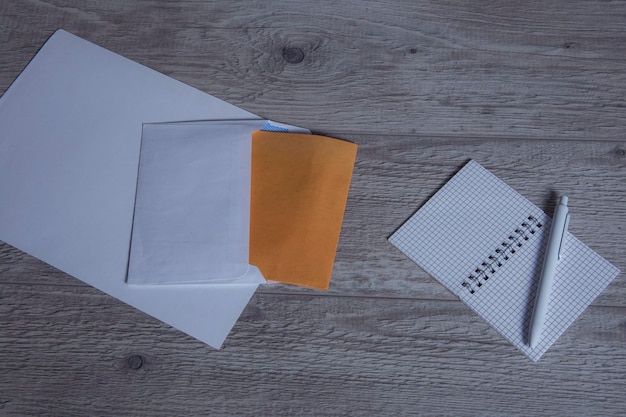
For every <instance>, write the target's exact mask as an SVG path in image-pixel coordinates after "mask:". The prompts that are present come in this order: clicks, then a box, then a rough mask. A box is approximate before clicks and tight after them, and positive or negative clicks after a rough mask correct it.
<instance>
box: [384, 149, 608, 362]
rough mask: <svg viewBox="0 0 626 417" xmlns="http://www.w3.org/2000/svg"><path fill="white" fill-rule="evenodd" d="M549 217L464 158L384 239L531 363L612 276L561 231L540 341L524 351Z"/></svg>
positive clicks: (604, 265)
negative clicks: (563, 241) (563, 240)
mask: <svg viewBox="0 0 626 417" xmlns="http://www.w3.org/2000/svg"><path fill="white" fill-rule="evenodd" d="M550 222H551V220H550V218H549V217H548V216H547V215H546V214H545V213H544V212H543V211H542V210H541V209H539V208H538V207H537V206H535V205H534V204H533V203H531V202H530V201H528V200H527V199H526V198H524V197H523V196H522V195H520V194H519V193H518V192H516V191H515V190H513V189H512V188H511V187H509V186H508V185H506V184H505V183H504V182H502V181H501V180H500V179H498V178H497V177H496V176H494V175H493V174H491V173H490V172H489V171H487V170H486V169H485V168H483V167H482V166H481V165H480V164H478V163H477V162H475V161H470V162H469V163H468V164H467V165H466V166H465V167H463V168H462V169H461V170H460V171H459V172H458V173H457V174H456V175H455V176H454V177H453V178H452V179H451V180H450V181H448V183H446V185H444V186H443V187H442V188H441V189H440V190H439V191H438V192H437V193H436V194H435V195H434V196H433V197H432V198H431V199H430V200H429V201H428V202H426V204H424V206H423V207H422V208H420V209H419V210H418V211H417V212H416V213H415V214H414V215H413V216H412V217H411V218H410V219H409V220H407V221H406V223H404V224H403V225H402V226H401V227H400V228H399V229H398V230H397V231H396V232H395V233H394V234H393V235H392V236H391V237H390V238H389V241H390V242H391V243H392V244H393V245H394V246H396V247H397V248H398V249H399V250H400V251H402V252H403V253H404V254H405V255H406V256H408V257H409V258H410V259H411V260H412V261H413V262H415V263H417V264H418V265H420V266H421V267H422V268H423V269H424V270H425V271H426V272H427V273H428V274H430V275H432V276H433V277H434V278H435V279H437V280H438V281H439V282H441V283H442V284H443V285H444V286H446V288H448V289H449V290H450V291H452V293H453V294H455V295H456V296H458V297H459V298H460V299H461V300H462V301H463V302H464V303H465V304H467V306H469V307H470V308H471V309H472V310H473V311H474V312H476V313H477V314H478V315H479V316H481V317H482V318H483V319H484V320H486V321H487V323H489V324H490V325H491V326H492V327H494V328H495V329H496V330H497V331H498V332H499V333H500V334H502V335H503V336H504V337H505V338H506V339H507V340H508V341H509V342H511V343H512V344H513V345H515V346H516V347H517V348H518V349H520V350H521V351H522V352H523V353H524V354H525V355H526V356H528V357H529V358H530V359H532V360H533V361H536V360H538V359H539V358H540V357H541V355H543V353H544V352H546V351H547V350H548V348H549V347H550V346H551V345H552V344H553V343H554V342H555V341H556V340H557V339H558V338H559V336H560V335H561V334H562V333H563V332H564V331H565V330H566V329H567V328H568V327H569V326H570V325H571V324H572V323H573V322H574V320H576V318H577V317H578V316H579V315H580V314H581V313H582V312H583V311H584V310H585V309H586V308H587V306H589V304H591V302H592V301H593V300H594V299H595V298H596V297H597V296H598V295H599V294H600V293H601V292H602V291H603V290H604V288H606V286H607V285H608V284H609V283H610V282H611V281H612V280H613V279H614V278H615V277H616V276H617V275H618V274H619V270H618V269H617V268H616V267H614V266H613V265H611V264H610V263H609V262H608V261H606V260H605V259H603V258H602V257H601V256H599V255H598V254H597V253H595V252H594V251H593V250H591V249H590V248H589V247H587V246H586V245H585V244H584V243H582V242H581V241H579V240H578V239H576V238H575V237H574V236H572V235H571V234H569V233H568V236H567V240H566V245H565V247H564V251H563V256H562V260H561V262H559V264H558V267H557V271H556V276H555V282H554V286H553V288H552V294H551V300H550V304H549V306H548V310H549V311H548V316H547V318H546V323H545V327H544V330H543V332H542V335H541V341H540V343H539V344H538V346H537V347H536V348H534V349H531V348H530V347H529V346H528V327H529V323H530V317H531V315H532V309H533V306H534V300H535V290H536V287H537V282H538V280H539V275H540V273H541V267H542V264H543V257H544V255H543V254H544V249H545V246H546V244H547V240H548V236H549V234H550ZM589 277H594V279H592V280H590V279H589Z"/></svg>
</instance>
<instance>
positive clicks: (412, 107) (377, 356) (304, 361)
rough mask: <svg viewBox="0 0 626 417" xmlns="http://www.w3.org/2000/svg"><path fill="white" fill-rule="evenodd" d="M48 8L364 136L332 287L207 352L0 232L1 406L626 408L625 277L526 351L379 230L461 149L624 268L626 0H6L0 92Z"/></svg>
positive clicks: (189, 410)
mask: <svg viewBox="0 0 626 417" xmlns="http://www.w3.org/2000/svg"><path fill="white" fill-rule="evenodd" d="M57 28H65V29H67V30H69V31H71V32H73V33H76V34H77V35H79V36H82V37H85V38H87V39H89V40H92V41H94V42H96V43H98V44H100V45H102V46H104V47H106V48H109V49H111V50H113V51H115V52H118V53H120V54H122V55H124V56H127V57H129V58H131V59H134V60H137V61H138V62H141V63H143V64H145V65H148V66H150V67H152V68H154V69H156V70H158V71H161V72H164V73H166V74H168V75H170V76H172V77H174V78H177V79H179V80H181V81H183V82H186V83H188V84H190V85H193V86H195V87H197V88H200V89H201V90H203V91H206V92H208V93H211V94H214V95H216V96H218V97H220V98H223V99H226V100H228V101H229V102H231V103H233V104H236V105H239V106H241V107H244V108H246V109H248V110H250V111H252V112H255V113H257V114H259V115H262V116H264V117H267V118H271V119H274V120H278V121H282V122H287V123H293V124H299V125H303V126H305V127H308V128H311V129H313V130H314V131H317V132H320V133H323V134H328V135H331V136H336V137H340V138H344V139H348V140H353V141H355V142H357V143H358V144H359V146H360V148H359V154H358V160H357V166H356V168H355V176H354V179H353V184H352V187H351V193H350V197H349V201H348V207H347V211H346V217H345V221H344V226H343V230H342V235H341V240H340V244H339V250H338V253H337V260H336V265H335V270H334V274H333V281H332V284H331V289H330V291H329V292H328V293H323V292H319V291H313V290H308V289H301V288H295V287H288V286H282V285H272V286H265V287H263V288H261V289H260V290H259V292H258V293H257V294H256V295H255V296H254V297H253V299H252V301H251V303H250V304H249V305H248V307H247V308H246V310H245V312H244V314H243V316H242V318H241V319H240V320H239V322H238V324H237V325H236V326H235V328H234V329H233V332H232V333H231V335H230V337H229V338H228V339H227V341H226V343H225V346H224V349H223V350H221V351H214V350H212V349H210V348H208V347H207V346H204V345H203V344H201V343H200V342H197V341H195V340H194V339H192V338H190V337H188V336H186V335H184V334H182V333H180V332H178V331H177V330H174V329H172V328H170V327H168V326H166V325H164V324H162V323H160V322H158V321H156V320H154V319H152V318H150V317H148V316H146V315H145V314H143V313H140V312H137V311H136V310H134V309H132V308H130V307H128V306H126V305H124V304H122V303H120V302H118V301H117V300H114V299H112V298H111V297H108V296H106V295H104V294H102V293H100V292H99V291H97V290H94V289H93V288H90V287H88V286H86V285H84V284H82V283H81V282H79V281H77V280H75V279H73V278H71V277H69V276H67V275H66V274H64V273H62V272H59V271H57V270H55V269H54V268H51V267H49V266H47V265H45V264H43V263H42V262H40V261H37V260H35V259H33V258H32V257H30V256H28V255H26V254H24V253H22V252H20V251H18V250H16V249H14V248H11V247H10V246H8V245H6V244H0V299H1V302H0V375H1V376H0V414H3V415H68V414H69V415H97V414H105V415H154V416H158V415H164V416H165V415H173V414H174V415H205V414H210V413H212V414H214V415H225V414H239V415H413V414H428V415H433V414H437V415H467V414H482V415H484V414H487V415H503V414H505V415H590V414H594V415H619V414H620V413H621V412H623V411H622V410H623V409H625V408H626V404H625V400H624V393H625V392H626V386H625V385H624V382H623V375H624V371H625V370H626V363H625V358H626V347H625V344H624V340H626V329H625V327H624V319H623V317H624V313H625V312H626V310H625V309H626V305H625V304H624V300H625V297H624V295H625V292H626V283H625V282H626V281H625V280H624V278H623V275H620V276H619V277H618V278H617V280H616V281H615V282H614V283H613V284H611V285H610V286H609V288H608V289H607V290H606V291H605V292H604V293H603V294H602V295H601V296H600V297H599V298H598V300H597V301H596V303H594V305H593V306H592V307H591V308H589V309H588V310H587V311H586V312H585V313H583V315H582V316H581V318H580V319H579V320H578V321H577V322H576V323H575V324H574V325H573V326H572V327H571V328H570V329H569V330H568V331H567V332H566V333H565V334H564V335H563V336H562V337H561V338H560V339H559V341H558V342H557V343H556V344H555V345H554V346H553V347H552V348H551V349H550V350H549V351H548V353H546V355H545V356H544V357H543V358H542V359H541V361H540V362H539V363H537V364H532V363H531V362H530V361H528V360H527V359H526V358H525V357H524V356H523V355H522V354H521V353H519V352H517V351H516V350H515V349H514V348H513V347H512V346H510V345H509V344H508V343H507V342H506V341H504V339H502V338H501V337H500V336H499V335H497V334H496V332H495V331H493V330H492V329H491V328H490V327H489V326H488V325H486V324H485V323H484V322H482V320H480V319H479V318H478V317H476V316H475V315H473V314H472V313H471V312H469V310H468V309H467V308H466V307H465V306H464V305H462V304H461V303H460V302H458V301H456V300H455V299H454V297H452V296H451V295H450V294H449V293H448V292H447V291H446V290H445V289H444V288H443V287H442V286H441V285H439V284H438V283H437V282H436V281H435V280H433V279H432V278H430V277H428V276H427V275H426V274H424V272H423V271H421V270H420V269H419V268H418V267H417V266H415V265H414V264H412V263H411V262H410V261H409V260H408V259H406V258H405V257H404V256H402V255H401V254H400V253H399V252H398V251H396V250H395V249H394V248H393V247H391V245H389V244H388V243H387V241H386V238H387V237H388V236H389V234H391V233H392V232H393V230H395V228H397V227H398V226H399V225H400V224H401V223H402V222H403V221H404V220H406V218H408V216H410V214H411V213H413V212H414V211H415V210H416V209H417V208H418V207H419V206H420V205H421V204H423V203H424V202H425V201H426V200H427V199H428V198H429V197H430V196H431V195H432V194H433V193H434V192H436V191H437V189H438V188H439V187H440V186H441V185H443V184H444V183H445V181H446V180H447V179H449V178H450V177H451V176H452V175H453V174H454V173H455V172H456V170H458V169H459V168H460V167H461V166H462V165H463V164H464V163H465V162H466V161H467V160H469V159H470V158H473V159H476V160H478V161H479V162H480V163H481V164H483V165H484V166H485V167H487V168H488V169H490V170H491V171H492V172H494V173H495V174H496V175H498V176H499V177H500V178H502V179H503V180H505V181H506V182H507V183H508V184H509V185H511V186H512V187H513V188H515V189H516V190H517V191H519V192H520V193H521V194H523V195H524V196H526V197H527V198H529V199H530V200H531V201H533V202H534V203H535V204H537V205H539V206H540V207H542V208H543V209H544V210H546V211H551V210H552V208H553V207H554V201H553V198H551V197H553V195H554V193H555V192H567V193H569V195H570V197H571V205H572V209H571V210H572V216H573V219H572V223H571V226H570V227H571V231H572V232H573V233H574V234H575V235H576V236H578V237H579V238H581V240H583V241H584V242H585V243H587V244H588V245H589V246H591V247H592V248H593V249H595V250H596V251H597V252H599V253H600V254H601V255H603V256H604V257H606V258H607V259H608V260H609V261H611V262H612V263H614V264H615V265H616V266H618V267H619V268H620V269H622V271H624V270H626V256H625V255H624V253H625V252H624V250H623V248H624V246H625V243H626V238H625V237H624V231H625V230H624V227H625V219H626V216H625V214H626V208H625V207H626V205H625V202H626V184H625V181H624V179H625V178H626V175H625V174H626V136H625V134H624V132H625V131H626V129H625V128H626V117H624V116H625V115H626V114H625V109H626V98H625V97H626V72H625V71H624V66H625V65H626V46H625V45H626V4H625V3H621V2H600V1H571V2H563V1H548V2H525V3H520V2H512V1H506V2H482V3H475V2H474V3H465V2H459V1H445V2H429V1H426V2H418V3H416V2H413V1H408V0H407V1H367V2H349V3H337V2H291V1H276V2H272V3H271V4H270V3H268V2H263V1H243V2H222V1H210V2H204V1H202V2H199V1H191V0H188V1H179V2H162V1H147V0H138V1H134V2H126V1H122V0H116V1H111V2H95V1H86V2H75V1H60V0H58V1H56V0H55V1H34V0H22V1H16V0H5V1H3V2H2V3H0V53H1V54H0V56H1V57H2V58H0V92H3V91H5V90H6V88H8V86H9V85H10V83H11V82H12V81H13V79H14V78H15V77H16V76H17V75H18V74H19V72H20V71H21V70H22V69H23V67H24V66H25V65H26V64H27V63H28V61H29V60H30V59H31V58H32V56H33V55H34V54H35V53H36V51H37V49H38V48H39V47H40V46H41V44H42V43H43V42H44V41H45V40H46V39H47V37H48V36H49V35H50V34H51V33H52V32H53V31H54V30H55V29H57Z"/></svg>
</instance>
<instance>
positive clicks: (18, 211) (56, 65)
mask: <svg viewBox="0 0 626 417" xmlns="http://www.w3.org/2000/svg"><path fill="white" fill-rule="evenodd" d="M211 119H213V120H244V119H245V120H250V119H258V117H257V116H255V115H253V114H251V113H248V112H246V111H245V110H242V109H240V108H237V107H235V106H233V105H230V104H228V103H226V102H224V101H222V100H219V99H217V98H215V97H212V96H210V95H208V94H205V93H203V92H201V91H199V90H196V89H194V88H192V87H189V86H187V85H185V84H183V83H181V82H178V81H176V80H173V79H171V78H169V77H167V76H165V75H163V74H160V73H158V72H155V71H153V70H151V69H149V68H146V67H144V66H142V65H140V64H137V63H135V62H133V61H130V60H128V59H126V58H124V57H121V56H119V55H117V54H115V53H113V52H110V51H108V50H105V49H103V48H101V47H99V46H96V45H94V44H92V43H90V42H88V41H85V40H83V39H81V38H78V37H76V36H74V35H72V34H70V33H68V32H65V31H63V30H59V31H57V32H56V33H55V34H54V35H53V36H52V37H50V39H49V40H48V41H47V42H46V44H45V45H44V46H43V47H42V48H41V50H40V51H39V53H37V55H36V56H35V57H34V58H33V59H32V61H31V62H30V63H29V64H28V66H27V67H26V69H25V70H24V71H23V72H22V73H21V74H20V76H19V77H18V78H17V79H16V80H15V82H14V83H13V84H12V85H11V87H10V88H9V89H8V90H7V92H6V93H5V94H4V95H3V96H2V97H1V98H0V239H1V240H3V241H5V242H6V243H8V244H10V245H13V246H15V247H16V248H18V249H21V250H23V251H25V252H27V253H29V254H31V255H33V256H35V257H37V258H39V259H41V260H42V261H44V262H47V263H48V264H50V265H52V266H54V267H56V268H58V269H60V270H62V271H64V272H66V273H68V274H70V275H72V276H74V277H76V278H78V279H80V280H82V281H84V282H86V283H88V284H90V285H92V286H94V287H96V288H98V289H100V290H102V291H104V292H106V293H107V294H110V295H112V296H114V297H116V298H118V299H120V300H122V301H124V302H126V303H128V304H130V305H132V306H134V307H136V308H138V309H140V310H142V311H144V312H146V313H148V314H150V315H152V316H154V317H156V318H158V319H159V320H162V321H164V322H165V323H168V324H170V325H172V326H174V327H176V328H178V329H180V330H182V331H184V332H185V333H188V334H189V335H191V336H193V337H195V338H197V339H199V340H201V341H203V342H205V343H207V344H209V345H211V346H213V347H216V348H219V347H220V346H221V344H222V342H223V341H224V339H225V337H226V336H227V334H228V332H229V331H230V329H231V328H232V326H233V325H234V324H235V322H236V320H237V318H238V317H239V315H240V314H241V312H242V311H243V309H244V307H245V306H246V304H247V303H248V301H249V299H250V298H251V296H252V295H253V293H254V291H255V290H256V288H257V284H256V283H242V284H228V285H222V284H214V285H196V284H186V285H127V283H126V282H125V277H126V272H127V268H128V260H129V249H130V238H131V227H132V221H133V208H134V201H135V191H136V185H137V170H138V159H139V151H140V139H141V134H142V125H143V124H144V123H151V122H174V121H192V120H211ZM262 125H263V122H260V124H259V127H260V126H262ZM252 130H254V129H252ZM247 273H248V274H251V276H252V275H255V274H256V275H257V278H258V279H257V280H261V279H262V278H261V277H260V273H259V272H258V270H255V268H251V269H250V270H249V271H247Z"/></svg>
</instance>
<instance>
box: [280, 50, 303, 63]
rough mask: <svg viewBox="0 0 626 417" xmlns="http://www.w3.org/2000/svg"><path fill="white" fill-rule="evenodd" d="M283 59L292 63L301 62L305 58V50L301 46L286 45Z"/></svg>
mask: <svg viewBox="0 0 626 417" xmlns="http://www.w3.org/2000/svg"><path fill="white" fill-rule="evenodd" d="M283 59H284V60H285V61H287V62H289V63H290V64H299V63H300V62H302V60H304V51H303V50H302V49H300V48H295V47H289V46H285V47H284V48H283Z"/></svg>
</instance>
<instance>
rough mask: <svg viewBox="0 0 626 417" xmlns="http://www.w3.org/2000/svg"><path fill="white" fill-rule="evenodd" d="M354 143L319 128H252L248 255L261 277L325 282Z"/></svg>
mask: <svg viewBox="0 0 626 417" xmlns="http://www.w3.org/2000/svg"><path fill="white" fill-rule="evenodd" d="M356 150H357V145H356V144H354V143H351V142H346V141H343V140H339V139H333V138H329V137H325V136H317V135H307V134H296V133H275V132H263V131H259V132H255V133H254V134H253V135H252V192H251V201H250V210H251V213H250V259H249V262H250V264H252V265H255V266H257V267H258V268H259V269H260V270H261V272H262V273H263V276H264V277H265V278H266V279H268V280H270V281H279V282H285V283H289V284H295V285H302V286H306V287H313V288H320V289H328V286H329V284H330V275H331V273H332V269H333V263H334V260H335V252H336V251H337V244H338V242H339V233H340V232H341V222H342V220H343V213H344V210H345V207H346V200H347V198H348V190H349V188H350V180H351V178H352V170H353V169H354V162H355V159H356Z"/></svg>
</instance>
